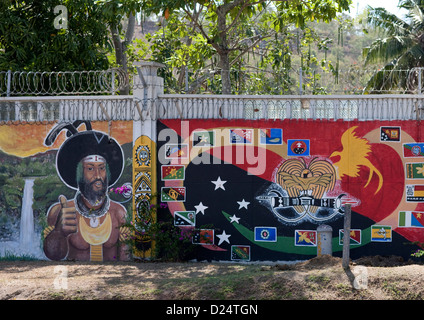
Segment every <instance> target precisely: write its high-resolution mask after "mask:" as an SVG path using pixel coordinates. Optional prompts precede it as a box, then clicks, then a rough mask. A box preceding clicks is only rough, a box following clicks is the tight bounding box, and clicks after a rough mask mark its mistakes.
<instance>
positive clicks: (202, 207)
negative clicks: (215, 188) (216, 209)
mask: <svg viewBox="0 0 424 320" xmlns="http://www.w3.org/2000/svg"><path fill="white" fill-rule="evenodd" d="M194 207H195V208H196V214H198V213H199V212H201V213H202V214H203V215H205V210H206V209H207V208H208V207H206V206H205V205H204V204H203V203H201V202H200V203H199V204H198V205H197V206H194Z"/></svg>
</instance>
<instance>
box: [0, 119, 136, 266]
mask: <svg viewBox="0 0 424 320" xmlns="http://www.w3.org/2000/svg"><path fill="white" fill-rule="evenodd" d="M25 126H26V125H19V126H2V127H0V142H1V143H2V144H0V148H1V149H2V151H1V153H0V163H1V172H2V179H3V180H4V185H3V186H2V196H4V195H5V191H6V190H8V189H7V188H6V186H8V185H9V186H10V184H11V183H12V182H13V181H15V180H16V181H17V182H16V185H17V186H18V185H19V184H20V183H22V182H20V181H23V188H20V187H18V188H16V190H15V192H14V194H15V195H16V196H15V198H14V199H10V201H6V202H3V205H2V206H1V212H0V214H1V216H2V220H1V221H2V222H3V226H2V230H8V232H3V233H2V234H1V238H0V247H1V248H2V250H0V255H1V256H8V255H9V256H12V257H20V256H28V257H32V258H37V259H51V260H62V259H70V260H92V261H107V260H112V261H113V260H126V259H128V252H127V251H126V250H125V248H124V246H121V245H120V243H121V242H119V240H120V239H121V240H122V238H123V237H124V236H125V235H126V234H127V233H128V230H126V228H124V227H122V228H121V226H122V225H123V224H124V223H125V222H126V220H127V218H128V217H127V216H128V214H127V212H131V213H132V208H131V202H130V200H131V198H132V197H131V193H129V194H122V195H116V194H111V193H110V187H111V186H114V185H123V184H126V185H127V186H131V179H132V177H131V176H132V151H131V148H132V139H131V138H132V123H130V122H128V123H126V122H113V123H110V124H107V123H90V122H82V121H75V122H73V123H59V124H56V125H54V124H34V125H30V126H28V127H29V131H26V130H22V129H23V128H22V127H25ZM112 128H113V136H112V134H111V133H112V130H111V129H112ZM104 131H107V132H108V133H105V132H104ZM25 133H28V134H29V133H31V136H30V137H28V139H25ZM5 137H8V138H9V139H10V140H15V145H16V147H15V148H14V147H13V145H12V144H10V143H9V142H7V143H6V142H5V143H3V142H4V141H6V139H5ZM128 137H129V139H128ZM118 140H119V141H120V143H118ZM18 142H19V143H18ZM16 167H18V168H20V169H19V170H16ZM20 190H22V191H20ZM21 192H22V194H21ZM12 200H13V201H12ZM13 203H15V207H13ZM131 213H130V215H131ZM0 226H1V222H0Z"/></svg>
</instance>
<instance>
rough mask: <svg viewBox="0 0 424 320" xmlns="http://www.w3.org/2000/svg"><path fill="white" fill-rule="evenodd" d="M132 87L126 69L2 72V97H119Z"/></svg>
mask: <svg viewBox="0 0 424 320" xmlns="http://www.w3.org/2000/svg"><path fill="white" fill-rule="evenodd" d="M128 85H129V77H128V74H127V73H126V72H125V71H124V70H123V69H122V68H112V69H108V70H93V71H54V72H35V71H34V72H33V71H0V96H8V97H12V96H59V95H86V94H90V95H93V94H112V95H113V94H115V93H117V92H119V90H121V89H123V88H125V87H126V86H128Z"/></svg>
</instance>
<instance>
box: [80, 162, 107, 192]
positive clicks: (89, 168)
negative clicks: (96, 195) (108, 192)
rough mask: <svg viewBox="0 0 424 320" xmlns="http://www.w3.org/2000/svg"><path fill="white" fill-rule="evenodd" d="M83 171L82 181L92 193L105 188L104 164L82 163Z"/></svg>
mask: <svg viewBox="0 0 424 320" xmlns="http://www.w3.org/2000/svg"><path fill="white" fill-rule="evenodd" d="M83 169H84V170H83V173H84V180H85V182H86V183H87V184H89V185H90V186H91V188H92V190H93V191H94V192H99V191H101V190H103V189H104V188H105V183H106V164H105V163H104V162H84V163H83Z"/></svg>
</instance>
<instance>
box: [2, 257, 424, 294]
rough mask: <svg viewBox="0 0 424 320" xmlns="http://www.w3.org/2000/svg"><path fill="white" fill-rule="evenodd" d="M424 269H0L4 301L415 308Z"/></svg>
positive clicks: (397, 264) (386, 265) (322, 265)
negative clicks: (404, 303) (384, 303)
mask: <svg viewBox="0 0 424 320" xmlns="http://www.w3.org/2000/svg"><path fill="white" fill-rule="evenodd" d="M423 298H424V265H422V264H419V263H416V262H415V263H413V262H410V261H408V262H405V261H403V260H402V259H401V258H399V257H380V256H377V257H368V258H362V259H361V260H357V261H354V262H352V263H351V265H350V267H349V268H348V269H346V270H345V269H343V268H342V264H341V259H340V258H336V257H331V256H322V257H317V258H313V259H311V260H308V261H304V262H300V263H296V264H253V263H251V264H235V263H209V262H188V263H163V262H162V263H161V262H157V263H155V262H130V263H119V262H118V263H81V262H51V261H27V262H25V261H1V262H0V299H2V300H227V299H229V300H239V299H240V300H393V299H397V300H399V299H400V300H406V299H407V300H411V299H419V300H421V299H423Z"/></svg>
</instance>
